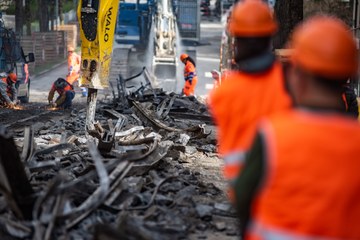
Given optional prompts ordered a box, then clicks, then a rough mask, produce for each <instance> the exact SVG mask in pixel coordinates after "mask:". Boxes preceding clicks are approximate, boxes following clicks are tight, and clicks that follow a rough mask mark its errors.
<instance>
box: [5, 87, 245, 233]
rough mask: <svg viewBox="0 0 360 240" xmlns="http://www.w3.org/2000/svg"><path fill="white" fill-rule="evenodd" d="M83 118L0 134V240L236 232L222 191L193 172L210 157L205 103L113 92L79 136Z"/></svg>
mask: <svg viewBox="0 0 360 240" xmlns="http://www.w3.org/2000/svg"><path fill="white" fill-rule="evenodd" d="M124 99H125V100H124ZM56 112H60V111H55V112H53V113H56ZM85 117H86V116H85V110H83V109H82V110H73V111H72V112H71V113H70V112H68V117H66V118H63V119H61V120H50V121H49V122H48V124H42V125H40V126H39V125H37V126H33V127H25V130H23V131H19V130H17V131H16V132H15V134H16V136H15V137H14V140H13V137H12V135H9V134H8V133H7V131H6V129H5V128H2V129H1V132H0V141H1V142H2V146H6V148H7V149H2V150H0V159H1V168H0V171H1V172H2V173H5V174H1V175H2V177H1V178H0V187H1V189H0V190H1V193H2V196H1V197H0V226H1V227H0V239H19V238H21V239H189V238H190V237H191V236H196V238H207V237H208V236H210V235H214V234H215V235H216V234H217V233H218V234H219V233H220V235H218V236H219V238H218V239H225V238H222V237H221V236H234V235H238V231H237V222H236V215H235V213H234V210H233V209H232V208H231V206H230V204H229V203H228V202H226V197H225V194H224V193H223V191H222V190H221V189H219V187H218V186H216V185H215V184H214V183H212V182H211V181H208V180H207V181H206V180H204V179H205V178H204V172H202V171H203V170H202V168H201V167H199V166H198V163H199V162H202V161H214V159H217V160H218V161H219V159H218V158H217V154H216V153H215V151H216V141H215V137H214V131H213V126H212V125H211V119H210V117H209V114H208V113H207V109H206V107H205V105H204V104H202V103H200V102H199V101H197V99H196V98H184V97H181V96H179V95H176V94H166V93H165V92H163V91H161V90H159V89H151V90H146V91H137V92H133V93H131V94H129V95H126V96H125V97H124V96H121V94H119V93H118V94H115V93H114V98H113V99H111V100H110V101H109V100H107V101H105V100H104V101H102V102H100V103H99V104H98V108H97V112H96V120H97V122H96V123H95V124H94V126H93V128H92V130H89V131H87V132H85V126H84V122H85ZM205 123H208V124H209V125H205ZM14 143H15V144H14ZM15 146H16V147H17V150H16V148H15ZM18 152H20V153H19V154H18ZM9 161H11V162H12V164H6V162H9ZM196 166H197V167H196ZM205 170H206V169H204V171H205ZM205 172H206V171H205ZM205 175H206V174H205ZM220 175H221V174H220V173H219V172H217V173H216V174H214V175H212V177H213V178H214V179H217V180H219V181H220V180H221V176H220ZM196 238H195V239H196Z"/></svg>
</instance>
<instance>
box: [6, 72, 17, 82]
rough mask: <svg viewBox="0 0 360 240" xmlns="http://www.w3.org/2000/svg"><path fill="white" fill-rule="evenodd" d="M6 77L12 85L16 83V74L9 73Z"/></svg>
mask: <svg viewBox="0 0 360 240" xmlns="http://www.w3.org/2000/svg"><path fill="white" fill-rule="evenodd" d="M8 76H9V78H10V80H11V81H12V82H13V83H16V81H17V76H16V73H13V72H11V73H9V75H8Z"/></svg>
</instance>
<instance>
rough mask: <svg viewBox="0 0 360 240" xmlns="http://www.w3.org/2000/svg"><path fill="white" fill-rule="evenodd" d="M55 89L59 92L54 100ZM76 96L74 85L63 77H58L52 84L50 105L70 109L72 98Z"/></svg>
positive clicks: (49, 97) (49, 98)
mask: <svg viewBox="0 0 360 240" xmlns="http://www.w3.org/2000/svg"><path fill="white" fill-rule="evenodd" d="M55 91H56V92H57V93H58V94H59V96H58V98H57V99H56V101H55V102H53V98H54V94H55ZM74 97H75V92H74V87H73V86H72V85H71V84H70V83H68V82H67V81H66V80H65V79H63V78H58V79H57V80H56V81H55V82H54V83H53V85H52V86H51V89H50V92H49V96H48V100H49V105H51V106H52V107H56V108H63V109H68V108H70V107H71V104H72V100H73V99H74Z"/></svg>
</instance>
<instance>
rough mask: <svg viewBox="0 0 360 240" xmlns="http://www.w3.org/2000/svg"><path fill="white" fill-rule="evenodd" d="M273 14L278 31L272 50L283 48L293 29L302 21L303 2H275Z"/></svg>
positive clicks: (287, 0)
mask: <svg viewBox="0 0 360 240" xmlns="http://www.w3.org/2000/svg"><path fill="white" fill-rule="evenodd" d="M275 14H276V18H277V20H278V21H279V31H278V33H277V34H276V35H275V38H274V41H273V47H274V49H280V48H284V47H285V46H284V45H285V44H286V42H287V40H288V38H289V35H290V34H291V32H292V30H293V29H294V27H295V26H296V25H297V24H298V23H299V22H301V21H302V19H303V0H276V3H275Z"/></svg>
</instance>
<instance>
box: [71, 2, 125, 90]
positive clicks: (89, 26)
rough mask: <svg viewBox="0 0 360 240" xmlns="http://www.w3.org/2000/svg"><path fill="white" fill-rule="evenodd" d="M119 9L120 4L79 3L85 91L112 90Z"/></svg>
mask: <svg viewBox="0 0 360 240" xmlns="http://www.w3.org/2000/svg"><path fill="white" fill-rule="evenodd" d="M118 7H119V1H118V0H79V5H78V9H77V13H78V18H79V24H80V38H81V72H82V74H81V78H80V86H82V87H88V88H93V89H104V88H107V87H109V73H110V65H111V56H112V50H113V40H114V32H115V26H116V17H117V15H118Z"/></svg>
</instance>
